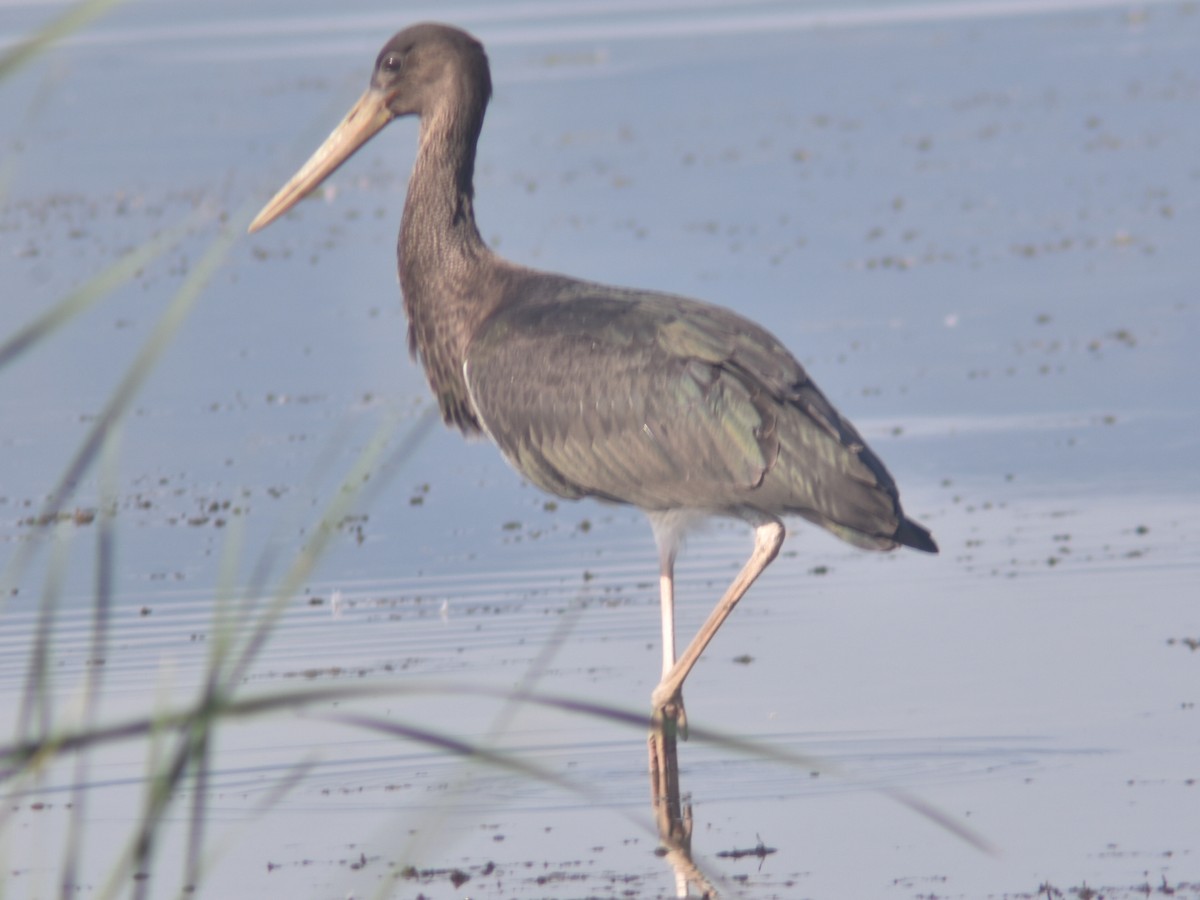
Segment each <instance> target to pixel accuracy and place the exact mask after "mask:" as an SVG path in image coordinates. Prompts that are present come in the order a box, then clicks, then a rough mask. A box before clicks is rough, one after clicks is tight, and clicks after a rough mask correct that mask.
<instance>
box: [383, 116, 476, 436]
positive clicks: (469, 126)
mask: <svg viewBox="0 0 1200 900" xmlns="http://www.w3.org/2000/svg"><path fill="white" fill-rule="evenodd" d="M448 100H449V102H445V103H443V104H441V105H440V106H439V107H438V108H437V109H435V110H433V111H432V112H431V113H428V114H426V115H424V116H422V118H421V142H420V147H419V149H418V150H417V160H416V163H415V165H414V166H413V173H412V178H411V179H410V180H409V184H408V199H407V200H406V201H405V204H404V218H403V220H402V222H401V225H400V246H399V257H400V289H401V292H402V293H403V295H404V311H405V313H406V314H407V316H408V326H409V331H408V336H409V348H410V349H411V350H413V351H415V352H416V353H417V355H418V356H419V357H420V360H421V362H422V364H423V365H424V367H425V374H426V376H427V377H428V379H429V383H430V385H431V387H432V388H433V391H434V394H435V396H436V397H437V398H438V403H439V405H440V406H441V408H442V414H443V416H444V418H445V419H446V420H447V421H448V422H453V423H454V424H457V425H458V426H459V427H461V428H463V430H465V431H472V430H477V429H478V427H479V426H478V423H477V421H476V418H475V413H474V411H473V409H472V407H471V401H470V397H469V392H468V391H467V387H466V384H465V382H464V381H463V374H462V373H463V362H464V360H465V359H466V353H467V348H468V346H469V345H470V342H471V338H472V337H473V336H474V334H475V330H476V329H477V328H478V327H479V324H480V323H481V322H482V321H483V320H484V319H485V318H486V317H487V315H488V314H489V313H490V312H491V311H492V310H493V309H494V308H495V307H496V305H497V304H498V303H499V302H500V297H499V294H498V290H497V282H496V279H495V278H494V277H492V276H494V270H495V269H496V268H497V267H498V266H499V265H500V264H499V262H498V260H497V258H496V257H495V256H494V255H493V254H492V252H491V251H490V250H489V249H488V248H487V245H486V244H484V242H483V239H482V238H481V237H480V236H479V229H478V228H477V227H476V226H475V211H474V207H473V205H472V197H473V194H474V188H473V184H472V180H473V175H474V168H475V141H476V139H477V138H478V137H479V130H480V127H481V126H482V124H483V108H484V104H483V103H479V104H469V103H460V102H459V101H458V98H454V97H451V98H448Z"/></svg>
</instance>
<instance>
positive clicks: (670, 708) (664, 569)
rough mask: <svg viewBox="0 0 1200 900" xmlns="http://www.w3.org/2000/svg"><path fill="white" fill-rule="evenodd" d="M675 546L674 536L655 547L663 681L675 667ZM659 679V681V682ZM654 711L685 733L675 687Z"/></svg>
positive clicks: (681, 699)
mask: <svg viewBox="0 0 1200 900" xmlns="http://www.w3.org/2000/svg"><path fill="white" fill-rule="evenodd" d="M677 550H678V544H677V541H676V540H674V539H670V540H665V541H662V542H660V544H659V551H658V556H659V559H658V566H659V575H658V590H659V602H660V605H661V607H662V654H663V664H662V681H666V680H667V676H668V675H669V674H671V670H672V669H673V668H675V554H676V551H677ZM660 683H661V682H660ZM654 710H655V714H656V715H661V717H663V718H665V719H670V720H672V721H674V722H675V723H676V725H677V726H678V727H679V728H680V729H681V730H682V731H683V733H684V734H687V714H686V713H685V712H684V710H683V694H682V693H681V692H680V691H676V692H675V694H674V696H673V697H671V698H670V699H669V701H668V702H666V703H664V704H662V705H661V706H659V705H656V706H655V707H654Z"/></svg>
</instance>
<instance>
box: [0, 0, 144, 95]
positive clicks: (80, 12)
mask: <svg viewBox="0 0 1200 900" xmlns="http://www.w3.org/2000/svg"><path fill="white" fill-rule="evenodd" d="M120 2H121V0H83V2H82V3H76V4H75V5H74V6H71V7H68V8H67V10H66V11H65V12H63V13H62V15H60V16H59V17H58V18H56V19H52V20H51V21H49V22H47V23H46V24H45V25H44V26H43V27H42V28H41V29H40V30H38V31H35V32H34V33H33V34H31V35H30V36H29V37H27V38H25V39H24V40H23V41H20V42H18V43H17V44H16V45H14V46H13V47H10V48H9V49H8V50H7V51H6V52H4V53H3V54H0V81H3V80H4V79H5V78H8V77H10V76H12V75H14V74H16V73H17V72H18V71H20V70H21V69H22V68H24V67H25V66H27V65H28V64H29V63H31V62H33V61H34V60H35V59H37V58H38V57H39V56H41V55H42V54H43V53H45V52H46V50H47V49H49V48H50V47H51V46H52V45H53V44H55V43H57V42H58V41H61V40H62V39H63V38H65V37H68V36H70V35H71V34H74V33H75V32H76V31H81V30H82V29H84V28H86V27H87V26H88V25H89V24H91V22H93V21H94V20H95V19H97V18H99V17H100V16H102V15H104V13H106V12H108V11H109V10H110V9H112V8H113V7H114V6H116V5H117V4H118V3H120Z"/></svg>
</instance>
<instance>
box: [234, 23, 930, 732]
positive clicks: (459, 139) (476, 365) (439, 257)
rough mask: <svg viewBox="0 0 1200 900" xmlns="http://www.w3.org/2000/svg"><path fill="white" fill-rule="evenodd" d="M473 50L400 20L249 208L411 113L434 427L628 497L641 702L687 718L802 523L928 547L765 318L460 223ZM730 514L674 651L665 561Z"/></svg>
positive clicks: (414, 280) (418, 270)
mask: <svg viewBox="0 0 1200 900" xmlns="http://www.w3.org/2000/svg"><path fill="white" fill-rule="evenodd" d="M491 92H492V81H491V75H490V73H489V69H488V60H487V56H486V54H485V53H484V49H483V45H482V44H480V42H479V41H477V40H476V39H475V38H473V37H472V36H471V35H469V34H467V33H466V32H464V31H460V30H458V29H456V28H451V27H449V26H446V25H438V24H429V23H426V24H420V25H414V26H412V27H410V28H406V29H405V30H403V31H401V32H400V33H399V34H397V35H396V36H395V37H393V38H392V39H391V40H390V41H388V42H387V44H386V45H385V46H384V48H383V50H382V51H380V53H379V56H378V58H377V59H376V61H375V70H374V73H373V74H372V76H371V83H370V86H369V87H368V88H367V90H366V92H365V93H364V94H363V95H362V97H361V98H360V99H359V101H358V102H357V103H356V104H355V105H354V107H353V108H352V109H351V110H350V112H349V113H348V114H347V115H346V117H345V119H343V121H342V123H341V124H340V125H338V127H337V128H336V129H334V131H333V133H332V134H330V135H329V137H328V139H326V141H325V143H324V144H322V145H321V147H320V148H319V149H318V150H317V151H316V153H314V154H313V156H312V157H311V158H310V159H309V160H308V162H306V163H305V164H304V165H303V166H302V167H301V169H300V170H299V171H298V172H297V173H296V174H295V175H294V176H293V177H292V179H291V181H289V182H288V183H287V184H286V185H285V186H284V187H283V188H282V189H281V190H280V191H279V193H278V194H276V195H275V197H274V198H273V199H272V200H271V201H270V202H269V203H268V204H267V205H266V206H265V207H264V208H263V210H262V212H260V213H259V214H258V217H257V218H255V220H254V222H253V223H252V224H251V225H250V230H251V231H257V230H258V229H260V228H263V227H265V226H266V225H267V224H269V223H270V222H272V221H274V220H275V219H276V218H278V217H279V216H281V215H282V214H283V213H284V212H286V211H287V210H288V209H290V208H291V207H292V206H293V205H294V204H295V203H296V202H297V201H299V200H300V199H301V198H302V197H304V196H305V195H306V194H307V193H309V192H310V191H311V190H313V189H314V188H315V187H316V186H317V185H318V184H320V183H321V181H322V180H323V179H325V178H326V177H327V176H329V174H330V173H332V172H333V171H334V170H335V169H337V167H338V166H340V165H341V164H342V163H343V162H345V160H346V159H347V158H348V157H349V156H350V155H351V154H353V153H354V152H355V150H357V149H358V148H359V147H361V146H362V145H363V144H364V143H366V141H367V140H368V139H370V138H371V137H372V136H373V135H374V134H375V133H376V132H378V131H379V130H380V129H381V128H383V126H384V125H386V124H387V123H388V122H390V121H391V120H392V119H395V118H398V117H401V116H418V117H420V123H421V124H420V144H419V147H418V150H417V157H416V162H415V164H414V166H413V171H412V177H411V179H410V180H409V184H408V197H407V200H406V201H405V204H404V216H403V219H402V220H401V224H400V238H399V245H398V256H399V269H400V288H401V292H402V293H403V295H404V310H405V313H406V314H407V316H408V323H409V329H408V345H409V349H410V351H411V352H413V353H414V354H415V355H416V356H417V357H419V358H420V361H421V363H422V364H423V365H424V367H425V374H426V376H427V377H428V379H429V385H430V387H431V388H432V389H433V393H434V395H435V396H436V397H437V402H438V405H439V407H440V408H441V413H442V417H443V418H444V419H445V421H446V423H447V424H449V425H453V426H455V427H457V428H458V429H460V430H461V431H462V432H463V433H464V434H465V435H467V436H471V435H480V434H483V435H486V436H487V437H489V438H491V440H492V441H494V442H495V443H496V445H497V446H498V447H499V448H500V451H501V453H503V454H504V457H505V459H507V460H508V462H509V464H511V465H512V467H513V468H514V469H516V470H517V471H518V472H519V473H521V475H523V476H524V477H525V478H527V479H528V480H529V481H530V482H532V483H533V484H535V485H537V486H538V487H540V488H542V489H543V490H546V491H549V492H550V493H552V494H555V495H557V496H559V497H565V498H568V499H572V500H574V499H577V498H580V497H595V498H597V499H600V500H606V501H609V502H613V503H627V504H632V505H633V506H636V507H638V508H639V509H641V510H642V511H643V512H645V514H646V515H647V516H648V517H649V519H650V522H651V525H652V527H653V529H654V535H655V539H656V541H657V543H658V553H659V563H660V574H661V578H660V590H661V602H662V640H663V671H662V680H661V681H660V682H659V684H658V687H656V688H655V690H654V692H653V694H652V697H651V702H652V708H653V710H654V715H655V719H656V720H657V721H659V722H664V721H675V722H677V723H678V724H679V725H680V726H681V728H682V727H685V720H684V718H683V701H682V694H681V689H682V686H683V682H684V679H686V678H687V675H688V673H689V672H690V671H691V669H692V667H693V666H694V665H695V664H696V660H697V659H698V658H699V656H700V654H701V653H702V652H703V651H704V648H705V647H706V646H707V645H708V643H709V641H710V640H712V638H713V636H714V635H715V634H716V632H717V630H718V629H719V628H720V627H721V624H722V623H723V622H724V621H725V619H726V617H727V616H728V615H729V613H730V612H731V611H732V610H733V608H734V606H735V605H736V604H737V602H738V601H739V600H740V599H741V597H742V595H743V594H745V593H746V591H747V589H748V588H749V587H750V585H751V584H753V583H754V580H755V579H756V578H758V576H759V575H760V574H762V572H763V570H764V569H765V568H766V567H767V566H768V565H769V564H770V563H771V561H772V560H773V559H774V558H775V556H776V554H778V553H779V548H780V546H781V545H782V543H783V539H784V527H783V523H782V522H781V517H782V516H789V515H792V516H800V517H801V518H803V519H807V520H808V521H810V522H812V523H814V524H816V525H820V526H821V527H823V528H826V529H828V530H829V531H831V532H833V533H834V534H835V535H837V536H838V537H839V538H842V539H843V540H845V541H848V542H850V543H851V544H854V545H856V546H858V547H862V548H865V549H870V550H891V549H893V548H895V547H897V546H899V545H904V546H908V547H914V548H916V549H917V550H924V551H926V552H929V553H936V552H937V545H936V544H935V543H934V541H933V538H932V537H931V536H930V534H929V532H928V530H926V529H925V528H924V527H923V526H921V525H919V524H918V523H916V522H914V521H913V520H912V519H909V518H907V517H905V515H904V512H903V510H902V509H901V508H900V499H899V494H898V492H897V490H896V484H895V482H894V481H893V480H892V476H891V475H890V474H889V473H888V471H887V469H886V468H885V467H884V465H883V463H882V462H881V461H880V460H879V457H877V456H876V455H875V454H874V453H873V452H871V450H870V448H869V447H867V445H866V443H865V442H864V441H863V439H862V437H860V436H859V434H858V432H857V431H856V430H855V429H854V426H853V425H851V424H850V422H848V421H847V420H846V419H844V418H843V417H842V416H841V415H840V414H839V413H838V411H837V410H836V409H834V408H833V406H832V405H831V404H830V403H829V401H828V400H826V399H825V396H824V394H822V393H821V391H820V390H818V388H817V386H816V385H815V384H813V382H812V381H811V380H810V379H809V377H808V375H807V374H806V373H805V371H804V369H803V368H802V367H801V365H800V363H798V362H797V361H796V359H795V358H794V357H793V356H792V355H791V353H789V352H788V351H787V349H786V348H785V347H784V346H783V345H782V344H781V343H780V342H779V341H778V340H776V339H775V338H774V337H772V335H771V334H770V333H768V332H767V331H766V330H765V329H764V328H762V327H761V326H759V325H756V324H755V323H754V322H751V321H749V320H747V319H744V318H742V317H741V316H739V315H737V314H736V313H733V312H730V311H729V310H727V309H722V308H721V307H718V306H710V305H708V304H706V303H701V302H699V301H696V300H689V299H686V298H684V297H677V296H672V295H668V294H661V293H653V292H650V291H638V290H629V289H626V288H618V287H609V286H607V285H602V284H593V283H590V282H586V281H580V280H577V279H574V278H568V277H566V276H564V275H555V274H551V273H548V272H539V271H535V270H533V269H529V268H526V267H524V266H519V265H516V264H514V263H511V262H508V261H507V260H504V259H501V258H500V257H499V256H497V255H496V254H495V253H493V252H492V251H491V249H489V248H488V246H487V245H486V244H485V243H484V242H483V239H482V238H481V237H480V236H479V230H478V228H477V227H476V225H475V211H474V207H473V204H472V200H473V196H474V184H473V181H474V171H475V145H476V142H477V141H478V139H479V133H480V129H481V128H482V126H483V116H484V111H485V110H486V109H487V104H488V100H489V99H490V97H491ZM708 516H731V517H734V518H737V519H742V520H744V521H745V522H747V523H749V524H750V525H752V526H753V527H754V529H755V531H754V550H753V552H752V553H751V554H750V558H749V559H748V560H747V561H746V564H745V566H744V567H743V568H742V570H741V571H740V572H739V573H738V575H737V577H736V578H735V579H734V580H733V583H732V584H730V586H729V588H728V589H727V590H726V591H725V594H724V596H722V597H721V599H720V602H718V603H717V605H716V608H715V609H714V610H713V611H712V613H711V615H709V617H708V619H707V621H705V623H704V625H703V626H702V627H701V629H700V630H699V632H698V633H697V634H696V636H695V637H694V638H693V639H692V641H691V643H690V644H689V645H688V646H687V648H686V649H685V650H684V652H683V654H682V655H680V656H679V657H678V658H676V654H675V637H674V635H675V626H674V588H673V572H674V565H675V555H676V552H677V550H678V548H679V545H680V540H681V538H682V536H683V534H684V532H685V531H686V529H687V527H688V526H689V524H691V523H692V522H694V521H695V520H697V519H699V518H703V517H708Z"/></svg>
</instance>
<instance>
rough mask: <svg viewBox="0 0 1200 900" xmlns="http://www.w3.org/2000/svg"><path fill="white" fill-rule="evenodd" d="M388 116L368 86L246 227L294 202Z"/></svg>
mask: <svg viewBox="0 0 1200 900" xmlns="http://www.w3.org/2000/svg"><path fill="white" fill-rule="evenodd" d="M392 118H393V116H392V112H391V110H389V109H388V108H387V96H386V95H385V94H384V93H383V92H382V91H379V90H376V89H375V88H368V89H367V91H366V93H365V94H363V95H362V96H361V97H360V98H359V99H358V102H357V103H355V104H354V106H353V107H352V108H351V110H350V112H348V113H346V118H344V119H342V123H341V124H340V125H338V127H337V128H335V129H333V133H332V134H330V135H329V137H327V138H326V139H325V143H323V144H322V145H321V146H320V147H318V148H317V152H316V153H314V154H313V155H312V156H311V157H309V160H308V162H306V163H305V164H304V165H303V166H301V167H300V171H298V172H297V173H296V174H295V175H293V176H292V179H291V181H289V182H288V183H287V184H285V185H284V186H283V187H282V188H280V189H279V193H278V194H276V195H275V196H274V197H272V198H271V202H270V203H268V204H267V205H266V206H264V207H263V208H262V212H260V213H259V214H258V215H257V216H255V217H254V221H253V222H251V223H250V231H251V232H254V231H258V230H259V229H260V228H265V227H266V226H268V225H270V224H271V223H272V222H274V221H275V220H276V219H278V218H279V217H280V216H282V215H283V214H284V213H285V212H287V211H288V210H289V209H291V208H292V207H293V206H295V205H296V203H297V202H298V201H299V200H300V199H301V198H302V197H304V195H305V194H307V193H308V192H309V191H311V190H313V189H314V188H316V187H317V185H319V184H320V183H321V182H322V181H324V180H325V179H326V178H328V177H329V176H330V175H331V174H332V173H333V171H334V169H336V168H337V167H338V166H340V165H341V164H342V163H344V162H345V161H346V160H347V159H349V158H350V156H351V154H353V153H354V151H355V150H357V149H358V148H359V147H361V146H362V145H363V144H365V143H366V142H367V141H368V140H370V139H371V136H372V135H374V134H375V133H376V132H377V131H379V129H380V128H382V127H383V126H384V125H386V124H387V123H388V122H390V121H391V120H392Z"/></svg>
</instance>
